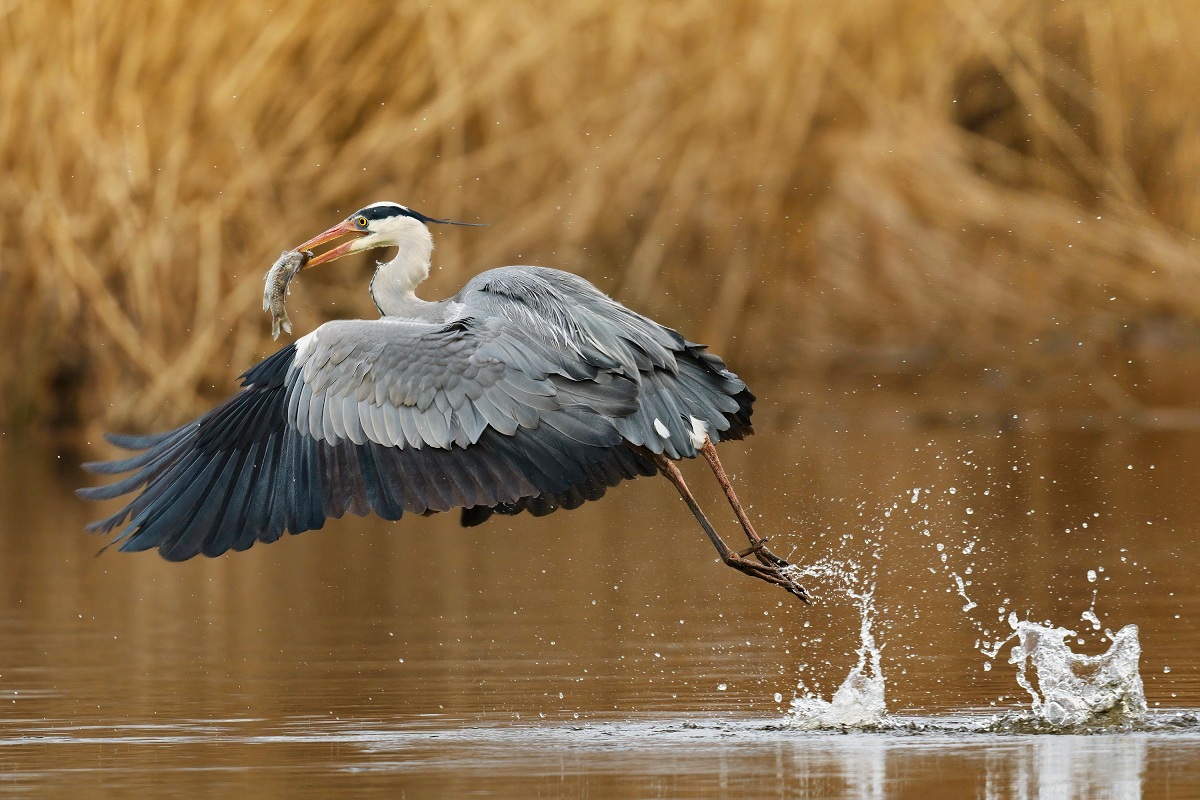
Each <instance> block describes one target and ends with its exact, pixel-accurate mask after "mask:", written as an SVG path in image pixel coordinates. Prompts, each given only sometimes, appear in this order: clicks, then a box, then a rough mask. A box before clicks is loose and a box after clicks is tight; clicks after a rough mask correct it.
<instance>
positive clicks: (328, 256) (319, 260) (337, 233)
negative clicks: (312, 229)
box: [295, 220, 367, 269]
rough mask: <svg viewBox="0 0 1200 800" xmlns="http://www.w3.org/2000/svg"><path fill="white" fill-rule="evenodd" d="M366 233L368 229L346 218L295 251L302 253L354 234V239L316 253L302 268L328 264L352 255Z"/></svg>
mask: <svg viewBox="0 0 1200 800" xmlns="http://www.w3.org/2000/svg"><path fill="white" fill-rule="evenodd" d="M366 235H367V231H364V230H362V229H361V228H357V227H355V225H354V223H352V222H351V221H350V220H345V221H343V222H339V223H338V224H337V225H334V226H333V227H332V228H330V229H329V230H327V231H325V232H324V233H318V234H317V235H316V236H314V237H313V238H311V239H309V240H308V241H307V242H305V243H304V244H302V245H300V246H299V247H297V248H295V251H296V252H301V253H302V252H305V251H307V250H311V249H312V248H314V247H318V246H320V245H323V244H325V243H326V242H332V241H333V240H334V239H340V238H342V237H343V236H353V237H354V239H352V240H350V241H348V242H345V243H343V244H339V245H338V246H337V247H331V248H329V249H328V250H326V251H325V252H324V253H321V254H320V255H315V256H313V257H312V258H310V259H308V261H306V262H305V264H304V266H303V267H302V269H308V268H309V267H315V266H318V265H320V264H328V263H329V262H330V261H335V260H337V259H339V258H341V257H342V256H348V255H350V254H351V253H353V252H355V250H354V245H355V244H357V243H358V240H359V239H360V238H362V237H363V236H366Z"/></svg>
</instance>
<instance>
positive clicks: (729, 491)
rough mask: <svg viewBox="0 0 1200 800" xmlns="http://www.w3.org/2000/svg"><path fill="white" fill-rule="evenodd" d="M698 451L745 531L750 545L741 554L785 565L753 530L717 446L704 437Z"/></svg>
mask: <svg viewBox="0 0 1200 800" xmlns="http://www.w3.org/2000/svg"><path fill="white" fill-rule="evenodd" d="M700 452H701V453H703V454H704V460H705V461H707V462H708V466H710V467H711V468H712V471H713V474H714V475H716V476H717V483H719V484H721V491H723V492H725V498H726V499H727V500H729V505H730V506H731V507H732V508H733V513H734V515H735V516H736V517H737V520H738V523H739V524H740V525H741V526H742V530H743V531H745V532H746V538H747V539H749V540H750V547H749V548H748V549H747V550H745V551H743V555H749V554H751V553H753V554H754V556H755V557H756V558H757V559H758V560H759V561H761V562H762V563H764V564H771V565H773V566H776V567H783V566H787V563H788V562H786V561H784V560H783V559H782V558H780V557H779V556H777V555H775V554H774V553H772V552H771V551H770V550H768V549H767V548H766V546H765V545H766V543H767V540H766V539H764V538H763V537H761V536H759V535H758V532H757V531H755V530H754V524H753V523H751V522H750V517H749V516H747V514H746V511H745V509H743V508H742V504H741V501H739V500H738V496H737V492H735V491H734V490H733V482H732V481H730V480H729V476H728V475H726V474H725V468H724V467H722V466H721V459H719V458H717V448H715V447H713V443H712V441H710V440H709V439H705V440H704V446H703V447H701V448H700Z"/></svg>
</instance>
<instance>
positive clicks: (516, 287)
mask: <svg viewBox="0 0 1200 800" xmlns="http://www.w3.org/2000/svg"><path fill="white" fill-rule="evenodd" d="M476 292H481V293H486V294H490V295H501V296H509V297H512V298H514V299H525V298H527V297H529V296H530V295H531V294H532V295H535V296H537V295H556V294H564V293H565V294H577V293H585V294H592V295H599V296H605V295H604V294H603V293H602V292H601V291H600V290H599V289H597V288H596V287H595V286H593V285H592V284H591V283H590V282H589V281H588V280H587V279H586V278H581V277H580V276H578V275H576V274H575V273H573V272H566V271H564V270H561V269H553V268H551V267H529V266H514V267H499V268H497V269H489V270H487V271H486V272H481V273H479V274H478V275H476V276H475V277H474V278H471V280H469V281H467V284H466V286H464V287H463V291H462V293H461V296H462V297H466V296H468V295H470V294H472V293H476Z"/></svg>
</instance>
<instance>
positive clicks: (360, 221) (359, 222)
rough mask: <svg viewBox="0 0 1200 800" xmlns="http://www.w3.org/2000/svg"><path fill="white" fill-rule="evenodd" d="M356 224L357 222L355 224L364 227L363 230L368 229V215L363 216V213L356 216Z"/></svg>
mask: <svg viewBox="0 0 1200 800" xmlns="http://www.w3.org/2000/svg"><path fill="white" fill-rule="evenodd" d="M354 224H355V225H357V226H358V227H360V228H362V229H363V230H366V227H367V218H366V217H364V216H361V215H360V216H358V217H356V218H355V220H354Z"/></svg>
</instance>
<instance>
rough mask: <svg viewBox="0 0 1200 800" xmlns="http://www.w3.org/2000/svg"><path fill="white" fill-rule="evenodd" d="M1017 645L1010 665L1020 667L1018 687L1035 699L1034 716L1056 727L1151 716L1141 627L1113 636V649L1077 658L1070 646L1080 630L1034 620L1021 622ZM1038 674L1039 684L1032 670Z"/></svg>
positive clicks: (1016, 628) (1136, 720)
mask: <svg viewBox="0 0 1200 800" xmlns="http://www.w3.org/2000/svg"><path fill="white" fill-rule="evenodd" d="M1014 622H1015V626H1014V633H1013V636H1014V637H1016V639H1017V645H1016V646H1015V647H1013V649H1012V655H1011V656H1009V660H1008V662H1009V663H1010V664H1016V665H1017V683H1019V684H1020V685H1021V687H1022V688H1023V689H1025V691H1027V692H1029V695H1030V697H1032V698H1033V709H1032V711H1033V715H1034V717H1035V718H1036V719H1037V720H1038V721H1040V722H1044V723H1045V724H1047V725H1050V726H1052V727H1055V728H1069V727H1077V726H1081V725H1097V724H1099V725H1123V724H1128V723H1139V722H1141V721H1142V720H1143V719H1144V718H1145V716H1146V696H1145V694H1144V693H1143V691H1142V677H1141V675H1140V674H1139V673H1138V661H1139V659H1140V657H1141V653H1142V648H1141V644H1140V643H1139V642H1138V627H1137V625H1126V626H1125V627H1124V628H1121V630H1119V631H1117V632H1116V634H1113V633H1112V632H1111V631H1105V633H1106V635H1107V637H1108V639H1109V640H1110V641H1111V642H1112V644H1111V645H1110V646H1109V648H1108V650H1107V651H1106V652H1104V653H1101V654H1099V655H1095V656H1086V655H1077V654H1075V653H1073V652H1071V648H1070V647H1068V646H1067V639H1068V638H1069V637H1075V636H1076V635H1077V634H1076V633H1075V632H1074V631H1070V630H1067V629H1066V628H1056V627H1051V626H1050V625H1042V624H1038V623H1035V622H1029V621H1019V622H1017V621H1015V620H1014ZM1029 666H1032V667H1033V669H1034V670H1035V671H1036V672H1037V686H1036V687H1035V686H1034V685H1033V682H1032V681H1031V680H1030V675H1029V672H1028V667H1029Z"/></svg>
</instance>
